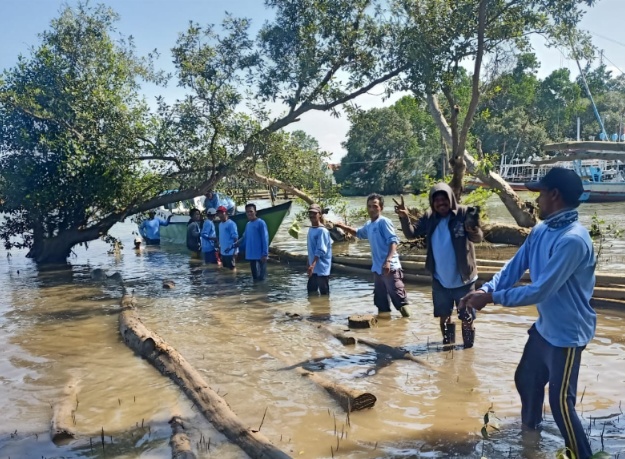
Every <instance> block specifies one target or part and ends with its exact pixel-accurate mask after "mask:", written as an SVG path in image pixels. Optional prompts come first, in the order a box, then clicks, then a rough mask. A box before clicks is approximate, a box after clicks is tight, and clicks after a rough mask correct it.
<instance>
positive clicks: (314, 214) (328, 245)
mask: <svg viewBox="0 0 625 459" xmlns="http://www.w3.org/2000/svg"><path fill="white" fill-rule="evenodd" d="M308 218H309V219H310V224H311V225H312V226H311V227H310V229H309V230H308V239H307V247H308V263H307V269H306V272H307V274H308V285H307V286H306V288H307V289H308V293H317V292H319V293H320V294H321V295H328V294H329V293H330V270H331V268H332V239H331V238H330V232H329V231H328V230H327V228H326V227H325V226H324V225H323V216H322V211H321V207H320V206H319V205H318V204H312V205H311V206H310V207H309V208H308Z"/></svg>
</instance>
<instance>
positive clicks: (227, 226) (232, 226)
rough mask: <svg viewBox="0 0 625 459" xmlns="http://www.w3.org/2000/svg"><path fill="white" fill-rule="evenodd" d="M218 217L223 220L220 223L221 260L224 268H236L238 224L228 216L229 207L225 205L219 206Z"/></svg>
mask: <svg viewBox="0 0 625 459" xmlns="http://www.w3.org/2000/svg"><path fill="white" fill-rule="evenodd" d="M217 217H218V218H219V220H220V221H221V223H219V253H220V254H221V262H222V265H223V267H224V268H228V269H232V270H234V269H235V268H236V261H235V256H236V254H237V252H236V246H235V244H236V242H237V239H238V238H239V231H238V230H237V224H236V223H234V222H233V221H232V220H230V219H229V218H228V209H226V208H225V207H224V206H219V207H218V208H217Z"/></svg>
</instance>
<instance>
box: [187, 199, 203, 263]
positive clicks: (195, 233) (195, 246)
mask: <svg viewBox="0 0 625 459" xmlns="http://www.w3.org/2000/svg"><path fill="white" fill-rule="evenodd" d="M189 215H190V216H191V220H190V221H189V223H188V224H187V249H189V250H190V251H191V257H192V258H200V259H201V258H202V239H201V237H200V233H201V232H202V230H201V226H200V225H201V223H202V215H201V214H200V211H199V210H198V209H191V211H190V212H189Z"/></svg>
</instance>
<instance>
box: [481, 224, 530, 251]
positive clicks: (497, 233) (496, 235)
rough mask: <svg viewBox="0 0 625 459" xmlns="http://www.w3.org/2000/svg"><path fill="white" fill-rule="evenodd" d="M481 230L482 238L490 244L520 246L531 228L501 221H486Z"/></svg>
mask: <svg viewBox="0 0 625 459" xmlns="http://www.w3.org/2000/svg"><path fill="white" fill-rule="evenodd" d="M482 231H483V232H484V240H485V241H487V242H490V243H491V244H506V245H516V246H521V245H523V243H524V242H525V239H527V236H528V235H529V234H530V231H531V228H522V227H520V226H516V225H506V224H503V223H497V224H494V223H487V224H485V225H482Z"/></svg>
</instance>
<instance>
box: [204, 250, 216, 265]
mask: <svg viewBox="0 0 625 459" xmlns="http://www.w3.org/2000/svg"><path fill="white" fill-rule="evenodd" d="M217 262H218V258H217V251H216V250H209V251H208V252H204V263H209V264H213V265H216V264H217Z"/></svg>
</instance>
